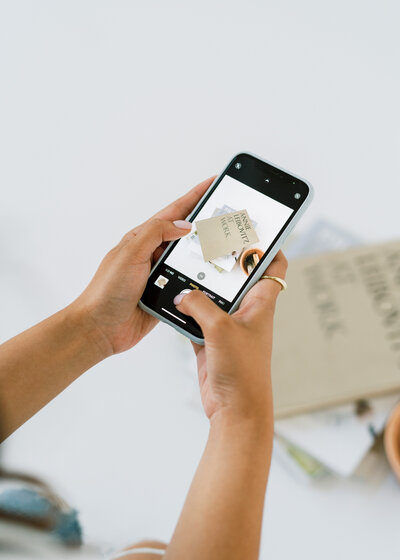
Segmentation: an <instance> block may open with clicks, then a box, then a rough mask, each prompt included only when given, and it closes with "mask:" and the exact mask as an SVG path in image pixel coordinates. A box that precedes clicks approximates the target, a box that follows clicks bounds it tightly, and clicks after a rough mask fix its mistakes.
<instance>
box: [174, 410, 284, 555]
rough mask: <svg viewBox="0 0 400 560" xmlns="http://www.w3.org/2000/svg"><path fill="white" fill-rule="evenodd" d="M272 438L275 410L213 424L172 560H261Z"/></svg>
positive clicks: (185, 507) (179, 526)
mask: <svg viewBox="0 0 400 560" xmlns="http://www.w3.org/2000/svg"><path fill="white" fill-rule="evenodd" d="M271 408H272V405H271ZM272 438H273V418H272V411H270V412H269V413H266V414H265V416H262V417H258V418H257V419H247V420H242V421H240V422H239V421H235V420H232V419H231V418H228V417H224V416H223V415H220V416H219V417H218V418H216V419H215V422H214V421H213V422H212V425H211V429H210V436H209V440H208V443H207V446H206V449H205V452H204V455H203V457H202V460H201V462H200V465H199V467H198V469H197V472H196V475H195V478H194V480H193V482H192V485H191V488H190V491H189V494H188V497H187V500H186V503H185V506H184V508H183V511H182V514H181V517H180V519H179V522H178V525H177V528H176V530H175V534H174V536H173V538H172V541H171V543H170V545H169V547H168V549H167V555H166V560H186V559H187V558H190V559H191V560H204V558H207V560H228V559H229V560H236V559H237V560H239V559H240V560H242V559H243V558H246V560H256V558H258V553H259V543H260V532H261V523H262V513H263V507H264V496H265V489H266V484H267V479H268V472H269V465H270V460H271V453H272Z"/></svg>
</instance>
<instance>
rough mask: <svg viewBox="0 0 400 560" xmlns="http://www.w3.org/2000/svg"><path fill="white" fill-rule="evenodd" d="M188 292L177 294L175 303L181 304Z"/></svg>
mask: <svg viewBox="0 0 400 560" xmlns="http://www.w3.org/2000/svg"><path fill="white" fill-rule="evenodd" d="M185 295H186V294H178V295H177V296H175V297H174V304H175V305H179V304H180V303H181V301H182V300H183V298H184V297H185Z"/></svg>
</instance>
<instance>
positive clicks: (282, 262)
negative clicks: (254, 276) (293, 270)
mask: <svg viewBox="0 0 400 560" xmlns="http://www.w3.org/2000/svg"><path fill="white" fill-rule="evenodd" d="M287 268H288V262H287V258H286V257H285V255H284V254H283V253H282V251H278V252H277V254H276V255H275V257H274V259H273V261H272V262H271V264H270V265H269V266H268V268H267V270H266V271H265V273H264V274H267V275H268V276H278V278H282V279H285V277H286V271H287Z"/></svg>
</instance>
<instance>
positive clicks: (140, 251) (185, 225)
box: [132, 218, 192, 262]
mask: <svg viewBox="0 0 400 560" xmlns="http://www.w3.org/2000/svg"><path fill="white" fill-rule="evenodd" d="M191 229H192V224H191V223H190V222H187V221H185V220H176V221H175V222H169V221H167V220H160V219H158V218H155V219H153V220H149V221H148V222H146V223H144V224H143V225H142V226H141V227H140V229H139V231H138V232H137V233H136V235H134V236H133V237H132V240H133V242H134V245H133V244H132V245H133V246H134V247H135V258H136V259H137V260H138V262H146V261H148V260H150V259H151V257H152V255H153V253H154V251H155V250H156V249H157V247H159V246H160V245H161V244H162V243H163V242H164V241H175V240H176V239H179V238H180V237H183V236H184V235H187V234H188V233H189V232H190V230H191Z"/></svg>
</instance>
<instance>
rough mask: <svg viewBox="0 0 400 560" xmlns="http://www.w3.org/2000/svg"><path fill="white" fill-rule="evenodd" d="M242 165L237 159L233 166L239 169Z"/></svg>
mask: <svg viewBox="0 0 400 560" xmlns="http://www.w3.org/2000/svg"><path fill="white" fill-rule="evenodd" d="M241 167H242V164H241V163H240V162H239V161H238V162H237V163H235V168H236V169H240V168H241Z"/></svg>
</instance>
